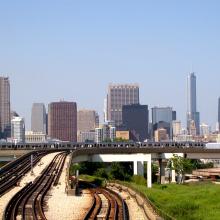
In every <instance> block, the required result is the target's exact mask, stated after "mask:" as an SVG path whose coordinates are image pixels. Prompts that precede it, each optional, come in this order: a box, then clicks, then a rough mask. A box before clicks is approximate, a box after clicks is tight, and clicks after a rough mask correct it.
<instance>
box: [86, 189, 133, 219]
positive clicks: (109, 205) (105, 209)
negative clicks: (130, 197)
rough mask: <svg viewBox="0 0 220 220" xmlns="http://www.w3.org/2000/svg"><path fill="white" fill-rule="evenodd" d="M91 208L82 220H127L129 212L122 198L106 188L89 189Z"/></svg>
mask: <svg viewBox="0 0 220 220" xmlns="http://www.w3.org/2000/svg"><path fill="white" fill-rule="evenodd" d="M90 192H91V195H92V197H93V201H92V206H91V208H90V209H89V210H88V212H87V214H86V216H85V217H84V219H83V220H96V219H97V220H99V219H100V220H107V219H108V220H129V212H128V208H127V205H126V203H125V201H124V200H123V199H122V197H121V196H120V195H119V194H118V193H116V192H114V191H113V190H110V189H108V188H92V189H90Z"/></svg>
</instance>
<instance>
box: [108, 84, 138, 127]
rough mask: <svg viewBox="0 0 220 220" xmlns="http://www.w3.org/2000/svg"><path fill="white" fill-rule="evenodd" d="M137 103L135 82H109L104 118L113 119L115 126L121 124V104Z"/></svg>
mask: <svg viewBox="0 0 220 220" xmlns="http://www.w3.org/2000/svg"><path fill="white" fill-rule="evenodd" d="M131 104H139V86H138V85H137V84H110V85H109V87H108V94H107V103H106V108H107V110H106V114H107V116H106V118H107V120H108V121H114V122H115V125H116V127H118V126H120V125H122V106H123V105H131Z"/></svg>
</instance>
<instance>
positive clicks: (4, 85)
mask: <svg viewBox="0 0 220 220" xmlns="http://www.w3.org/2000/svg"><path fill="white" fill-rule="evenodd" d="M10 136H11V110H10V82H9V78H8V77H0V138H7V137H10Z"/></svg>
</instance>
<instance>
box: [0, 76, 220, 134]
mask: <svg viewBox="0 0 220 220" xmlns="http://www.w3.org/2000/svg"><path fill="white" fill-rule="evenodd" d="M2 75H3V74H2ZM188 75H189V74H186V75H185V83H184V84H185V93H187V86H186V84H187V76H188ZM4 76H5V75H4ZM197 79H198V77H197ZM9 80H10V86H11V84H12V85H13V84H14V82H13V81H12V80H11V78H9ZM109 84H127V83H109ZM109 84H107V86H106V88H105V89H104V90H103V91H102V93H103V96H104V97H103V100H104V98H105V96H106V94H107V88H108V85H109ZM129 84H134V82H133V83H132V82H131V83H129ZM137 84H138V85H140V84H141V83H137ZM139 87H140V91H139V93H140V104H143V105H144V104H146V105H148V106H149V109H151V108H153V107H169V106H170V107H173V106H176V107H175V109H180V107H179V106H178V105H177V104H175V103H173V105H172V104H166V103H165V102H164V101H163V102H161V103H155V104H148V103H147V102H145V103H144V102H143V101H142V100H144V98H143V94H142V90H145V88H144V87H141V86H139ZM183 87H184V85H183ZM14 92H15V91H13V87H12V86H11V91H10V93H11V94H13V93H14ZM197 93H198V92H197ZM90 95H91V93H90ZM163 95H164V94H163ZM11 96H12V95H11ZM183 98H184V100H183V102H184V103H185V105H184V108H185V109H184V110H187V102H186V99H187V95H185V97H183ZM218 98H219V96H216V100H214V101H215V103H214V104H215V107H214V108H213V110H214V111H213V112H215V114H214V117H207V116H208V115H206V114H205V112H201V114H202V115H203V118H211V120H204V119H203V118H202V119H201V121H200V122H201V123H207V124H209V125H210V126H211V127H212V129H213V130H214V129H215V128H216V123H217V122H218ZM32 99H33V98H32ZM45 99H46V98H45ZM197 99H199V100H200V97H199V95H197ZM33 100H34V99H33ZM36 100H38V101H36V102H42V103H44V104H45V106H46V110H47V112H48V104H50V102H53V101H54V102H57V101H63V100H65V101H75V100H78V101H76V102H77V104H78V106H79V107H78V109H79V110H81V109H82V110H83V109H95V108H93V107H92V106H93V104H92V105H90V106H89V105H87V106H86V105H81V102H80V95H79V96H78V97H76V99H74V98H71V97H69V98H65V97H63V98H57V99H56V98H53V99H51V100H52V101H51V100H49V99H48V103H47V102H43V101H40V100H39V99H36ZM103 100H98V102H99V105H100V108H99V109H95V110H96V111H97V112H98V114H99V115H100V119H101V120H100V121H103V119H104V118H103V114H104V113H103ZM34 103H35V101H34V102H33V103H31V104H30V106H29V107H28V108H22V109H21V110H20V111H19V110H18V109H19V108H16V107H14V102H13V96H12V97H11V106H12V107H11V110H14V111H17V112H18V114H19V115H20V116H21V117H24V119H25V126H26V128H27V130H31V108H32V105H33V104H34ZM95 105H97V104H95ZM197 105H198V106H201V105H199V103H198V104H197ZM181 106H183V105H182V104H181ZM173 108H174V107H173ZM207 110H208V109H207ZM184 113H185V112H184V111H178V110H177V119H178V120H180V121H181V122H182V124H183V127H185V128H186V123H185V121H186V114H184Z"/></svg>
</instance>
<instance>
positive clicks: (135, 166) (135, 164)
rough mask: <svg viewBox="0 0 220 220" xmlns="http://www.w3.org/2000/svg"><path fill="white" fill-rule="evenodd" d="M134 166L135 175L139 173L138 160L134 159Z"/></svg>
mask: <svg viewBox="0 0 220 220" xmlns="http://www.w3.org/2000/svg"><path fill="white" fill-rule="evenodd" d="M133 163H134V166H133V174H134V175H138V164H137V163H138V162H137V161H134V162H133Z"/></svg>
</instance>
